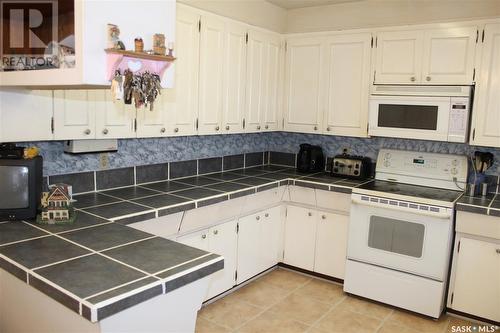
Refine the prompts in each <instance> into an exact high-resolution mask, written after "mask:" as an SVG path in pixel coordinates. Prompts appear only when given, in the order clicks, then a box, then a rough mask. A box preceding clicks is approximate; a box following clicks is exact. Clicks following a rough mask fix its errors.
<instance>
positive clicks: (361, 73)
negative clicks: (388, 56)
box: [323, 33, 371, 137]
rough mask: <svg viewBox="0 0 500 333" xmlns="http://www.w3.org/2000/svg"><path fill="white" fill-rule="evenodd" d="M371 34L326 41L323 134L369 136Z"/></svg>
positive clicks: (330, 38) (344, 36)
mask: <svg viewBox="0 0 500 333" xmlns="http://www.w3.org/2000/svg"><path fill="white" fill-rule="evenodd" d="M370 59H371V34H369V33H363V34H354V35H341V36H334V37H329V38H328V39H327V41H326V57H325V68H327V74H328V77H327V81H326V90H327V92H326V101H325V112H324V119H323V133H324V134H332V135H349V136H359V137H364V136H367V135H368V133H367V121H368V95H369V86H370Z"/></svg>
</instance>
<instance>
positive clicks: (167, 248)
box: [0, 165, 366, 322]
mask: <svg viewBox="0 0 500 333" xmlns="http://www.w3.org/2000/svg"><path fill="white" fill-rule="evenodd" d="M365 182H366V181H356V180H348V179H343V178H334V177H331V176H330V175H329V174H328V173H325V172H320V173H314V174H306V175H304V174H300V173H297V172H296V171H295V169H294V168H290V167H281V166H275V165H265V166H259V167H253V168H247V169H238V170H232V171H227V172H220V173H213V174H207V175H203V176H195V177H187V178H182V179H175V180H169V181H161V182H155V183H149V184H142V185H137V186H131V187H125V188H118V189H112V190H106V191H101V192H93V193H87V194H81V195H75V196H74V199H75V203H74V206H75V208H76V214H77V218H76V221H75V222H74V223H73V224H70V225H40V224H35V223H34V222H33V221H15V222H7V221H6V222H0V268H3V269H4V270H6V271H7V272H9V273H10V274H12V275H14V276H16V277H17V278H19V279H20V280H22V281H24V282H26V283H27V284H29V285H30V286H33V287H34V288H36V289H38V290H39V291H41V292H43V293H45V294H46V295H48V296H49V297H51V298H53V299H55V300H56V301H58V302H60V303H62V304H63V305H64V306H66V307H68V308H69V309H71V310H73V311H74V312H76V313H78V314H79V315H81V316H83V317H85V318H86V319H88V320H90V321H92V322H96V321H99V320H101V319H104V318H106V317H108V316H111V315H113V314H115V313H117V312H120V311H122V310H124V309H126V308H129V307H131V306H134V305H136V304H138V303H141V302H144V301H146V300H148V299H151V298H153V297H155V296H157V295H161V294H165V293H168V292H170V291H172V290H175V289H177V288H180V287H182V286H184V285H186V284H188V283H190V282H193V281H195V280H198V279H200V278H202V277H205V276H207V275H209V274H212V273H214V272H216V271H218V270H221V269H223V267H224V260H223V258H222V257H221V256H219V255H217V254H213V253H209V252H205V251H202V250H199V249H196V248H193V247H190V246H186V245H183V244H180V243H178V242H174V241H171V240H168V239H165V238H162V237H157V236H154V235H152V234H149V233H146V232H143V231H140V230H136V229H134V228H131V227H128V226H127V224H128V223H132V222H138V221H143V220H149V219H152V218H156V217H160V216H164V215H167V214H172V213H176V212H179V211H186V210H190V209H195V208H199V207H203V206H207V205H211V204H215V203H218V202H221V201H225V200H230V199H233V198H238V197H241V196H244V195H250V194H253V193H256V192H261V191H264V190H268V189H272V188H275V187H278V186H285V185H297V186H305V187H312V188H316V189H321V190H328V191H336V192H342V193H351V191H352V188H353V187H356V186H359V185H360V184H363V183H365ZM145 259H147V260H145Z"/></svg>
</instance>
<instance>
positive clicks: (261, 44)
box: [245, 30, 267, 132]
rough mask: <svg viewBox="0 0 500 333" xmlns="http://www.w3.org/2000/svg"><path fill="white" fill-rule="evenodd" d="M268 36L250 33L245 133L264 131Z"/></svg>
mask: <svg viewBox="0 0 500 333" xmlns="http://www.w3.org/2000/svg"><path fill="white" fill-rule="evenodd" d="M266 50H267V45H266V35H265V34H264V33H261V32H259V31H254V30H249V31H248V46H247V87H246V111H245V132H259V131H260V130H261V129H262V123H263V117H264V110H265V107H266V94H267V91H266V82H265V80H266V68H265V66H266Z"/></svg>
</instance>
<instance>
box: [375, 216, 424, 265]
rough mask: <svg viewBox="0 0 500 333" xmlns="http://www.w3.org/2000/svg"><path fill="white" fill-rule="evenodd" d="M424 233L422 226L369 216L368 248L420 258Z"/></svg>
mask: <svg viewBox="0 0 500 333" xmlns="http://www.w3.org/2000/svg"><path fill="white" fill-rule="evenodd" d="M424 232H425V226H424V225H422V224H418V223H413V222H407V221H401V220H395V219H390V218H386V217H382V216H371V217H370V230H369V236H368V246H369V247H371V248H374V249H379V250H384V251H389V252H393V253H398V254H404V255H406V256H411V257H416V258H420V257H421V256H422V250H423V247H424Z"/></svg>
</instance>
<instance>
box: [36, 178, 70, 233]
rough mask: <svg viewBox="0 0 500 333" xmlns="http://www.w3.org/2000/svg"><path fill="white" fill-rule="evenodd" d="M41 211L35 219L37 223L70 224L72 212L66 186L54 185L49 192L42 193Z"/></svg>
mask: <svg viewBox="0 0 500 333" xmlns="http://www.w3.org/2000/svg"><path fill="white" fill-rule="evenodd" d="M41 210H42V211H41V214H40V215H38V217H37V222H38V223H45V224H62V223H72V222H73V220H74V212H73V206H72V204H71V195H70V194H69V191H68V185H66V184H55V185H52V186H51V187H50V189H49V192H43V194H42V199H41Z"/></svg>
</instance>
